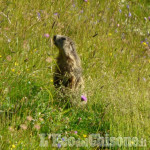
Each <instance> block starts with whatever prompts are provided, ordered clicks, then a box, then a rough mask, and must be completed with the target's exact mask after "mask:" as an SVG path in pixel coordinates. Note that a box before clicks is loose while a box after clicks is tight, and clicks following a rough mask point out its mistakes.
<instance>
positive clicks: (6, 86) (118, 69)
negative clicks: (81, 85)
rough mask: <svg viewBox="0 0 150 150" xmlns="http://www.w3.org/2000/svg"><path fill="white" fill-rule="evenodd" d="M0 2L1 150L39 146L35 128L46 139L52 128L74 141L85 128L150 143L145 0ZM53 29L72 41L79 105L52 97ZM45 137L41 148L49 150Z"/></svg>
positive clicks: (149, 25)
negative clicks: (83, 99)
mask: <svg viewBox="0 0 150 150" xmlns="http://www.w3.org/2000/svg"><path fill="white" fill-rule="evenodd" d="M0 3H1V10H0V23H1V29H0V32H1V37H0V45H1V48H0V148H1V149H2V150H3V149H4V150H7V149H17V150H20V149H24V150H25V149H46V148H42V147H40V137H39V134H42V133H46V135H47V136H46V137H45V138H46V139H48V138H50V137H48V134H51V133H61V134H62V136H67V137H69V136H74V137H75V138H80V139H84V138H85V137H86V136H88V135H89V134H92V133H95V134H96V133H100V134H101V135H102V136H104V135H105V134H106V133H107V134H109V136H110V137H138V139H141V138H143V139H146V145H147V146H146V147H144V148H143V149H148V147H150V144H149V141H150V137H149V135H150V92H149V91H150V16H149V15H150V14H149V9H150V3H149V1H148V0H147V1H146V0H145V1H144V0H136V1H135V0H133V1H129V0H115V1H112V0H101V1H94V0H93V1H92V0H88V1H87V2H86V1H82V0H70V1H67V0H65V1H56V0H45V1H42V0H38V1H36V0H32V1H30V0H26V1H23V0H15V1H12V0H9V1H5V0H0ZM55 34H61V35H66V36H69V37H71V38H72V39H73V40H74V41H75V43H76V47H77V51H78V54H79V55H80V58H81V61H82V67H83V70H84V72H83V75H84V79H85V88H86V91H87V94H88V104H87V106H86V107H85V108H77V107H75V106H72V107H70V108H68V109H66V107H65V105H66V104H64V103H60V102H61V99H58V97H57V92H56V90H55V88H54V86H53V80H52V78H53V71H54V68H55V66H56V65H57V64H56V57H57V55H58V50H57V48H55V46H54V45H53V42H52V37H53V36H54V35H55ZM48 142H49V144H48V147H47V149H55V148H54V147H52V140H51V139H48ZM68 149H73V148H71V147H68ZM74 149H77V148H76V147H74ZM78 149H93V148H92V147H88V148H86V147H84V148H78ZM94 149H96V147H94ZM114 149H118V147H116V148H114ZM120 149H138V147H124V146H122V147H121V148H120ZM141 149H142V148H141Z"/></svg>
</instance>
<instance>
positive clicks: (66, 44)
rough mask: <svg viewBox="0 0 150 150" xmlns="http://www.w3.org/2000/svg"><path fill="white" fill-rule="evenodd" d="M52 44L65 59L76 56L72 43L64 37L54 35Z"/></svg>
mask: <svg viewBox="0 0 150 150" xmlns="http://www.w3.org/2000/svg"><path fill="white" fill-rule="evenodd" d="M53 41H54V44H55V45H56V46H57V47H58V49H59V52H60V53H61V54H63V55H65V56H66V57H70V56H74V55H77V54H76V50H75V44H74V42H73V41H72V40H71V39H70V38H69V37H66V36H63V35H55V36H54V37H53Z"/></svg>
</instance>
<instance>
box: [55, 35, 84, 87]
mask: <svg viewBox="0 0 150 150" xmlns="http://www.w3.org/2000/svg"><path fill="white" fill-rule="evenodd" d="M53 40H54V44H55V45H56V47H57V48H58V49H59V55H58V57H57V67H56V69H55V73H54V85H55V87H60V86H64V87H67V88H69V89H71V90H77V89H78V88H79V87H83V78H82V67H81V62H80V58H79V56H78V54H77V52H76V48H75V44H74V42H73V41H72V40H71V39H70V38H68V37H66V36H62V35H56V36H54V38H53Z"/></svg>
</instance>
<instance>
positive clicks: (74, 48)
mask: <svg viewBox="0 0 150 150" xmlns="http://www.w3.org/2000/svg"><path fill="white" fill-rule="evenodd" d="M70 45H71V47H72V51H76V47H75V44H74V43H73V42H70Z"/></svg>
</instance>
